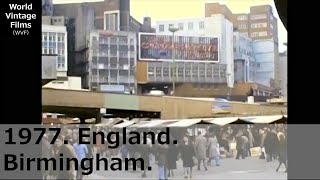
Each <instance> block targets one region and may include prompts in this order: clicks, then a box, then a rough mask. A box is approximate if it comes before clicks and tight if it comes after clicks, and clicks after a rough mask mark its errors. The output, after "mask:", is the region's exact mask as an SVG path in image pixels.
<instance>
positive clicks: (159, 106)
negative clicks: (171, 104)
mask: <svg viewBox="0 0 320 180" xmlns="http://www.w3.org/2000/svg"><path fill="white" fill-rule="evenodd" d="M163 103H164V102H163V97H155V96H139V107H140V110H142V111H155V112H161V111H162V110H163V106H164V105H163Z"/></svg>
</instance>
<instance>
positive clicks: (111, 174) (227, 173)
mask: <svg viewBox="0 0 320 180" xmlns="http://www.w3.org/2000/svg"><path fill="white" fill-rule="evenodd" d="M177 166H178V169H177V170H175V171H174V173H175V177H171V178H169V179H184V178H183V168H182V162H181V160H179V161H178V162H177ZM277 166H278V161H273V162H268V163H267V162H266V161H265V160H261V159H259V158H257V157H254V158H247V159H244V160H235V159H222V160H221V166H219V167H216V166H214V167H211V166H208V171H204V170H203V167H202V170H201V171H198V170H197V168H196V167H194V168H193V169H194V170H193V177H192V179H255V180H257V179H287V173H284V167H282V168H280V170H279V172H276V171H275V169H276V167H277ZM152 167H153V169H152V171H148V172H147V178H141V172H140V171H136V172H130V171H96V172H94V173H93V174H91V175H89V176H86V177H85V178H84V179H135V180H138V179H144V180H149V179H157V174H158V172H157V166H156V165H153V166H152Z"/></svg>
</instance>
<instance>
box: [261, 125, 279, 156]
mask: <svg viewBox="0 0 320 180" xmlns="http://www.w3.org/2000/svg"><path fill="white" fill-rule="evenodd" d="M277 141H278V137H277V134H276V133H275V132H274V131H272V132H270V130H268V131H267V134H266V138H265V140H264V147H265V151H266V154H267V162H271V161H272V157H273V156H274V154H275V153H276V148H277Z"/></svg>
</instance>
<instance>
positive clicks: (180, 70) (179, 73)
mask: <svg viewBox="0 0 320 180" xmlns="http://www.w3.org/2000/svg"><path fill="white" fill-rule="evenodd" d="M178 77H183V67H179V68H178Z"/></svg>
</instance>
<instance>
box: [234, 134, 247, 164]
mask: <svg viewBox="0 0 320 180" xmlns="http://www.w3.org/2000/svg"><path fill="white" fill-rule="evenodd" d="M242 134H243V133H242V131H241V130H239V131H238V133H237V134H236V149H237V156H236V159H240V156H241V158H242V159H245V155H244V141H243V139H242Z"/></svg>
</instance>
